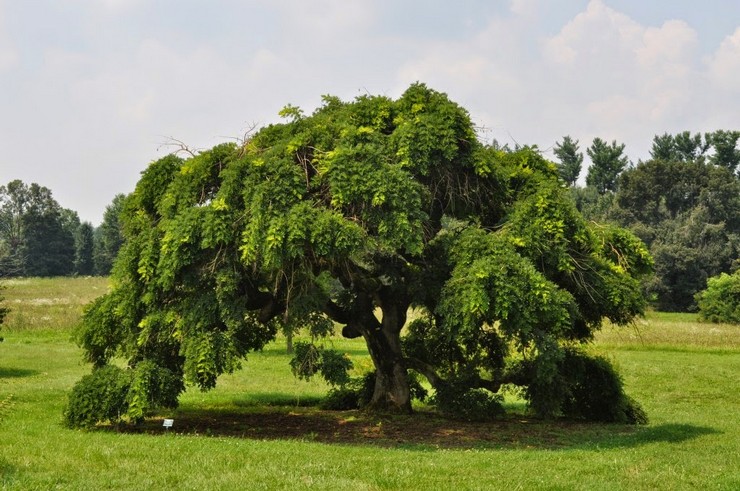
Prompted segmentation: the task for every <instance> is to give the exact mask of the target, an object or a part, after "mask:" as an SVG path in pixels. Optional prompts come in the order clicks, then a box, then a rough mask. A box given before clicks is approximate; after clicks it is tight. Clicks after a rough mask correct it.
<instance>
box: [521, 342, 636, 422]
mask: <svg viewBox="0 0 740 491" xmlns="http://www.w3.org/2000/svg"><path fill="white" fill-rule="evenodd" d="M537 364H538V360H536V359H535V360H533V361H531V362H530V361H525V362H522V363H520V364H519V366H517V367H516V368H515V371H517V372H519V373H517V376H522V375H523V374H522V373H521V372H531V371H536V370H537ZM554 378H555V380H556V383H552V382H551V381H545V380H539V379H538V378H536V377H535V383H533V384H530V385H529V386H528V387H527V388H526V391H525V395H526V397H527V400H528V401H529V404H530V405H531V406H532V407H533V408H534V409H535V410H536V411H537V412H538V413H540V414H548V415H550V416H559V415H562V416H565V417H568V418H572V419H585V420H587V421H601V422H605V423H628V424H645V423H647V415H646V414H645V412H644V411H643V409H642V408H641V407H640V405H639V404H638V403H637V402H635V401H634V400H632V399H631V398H630V397H628V396H627V395H625V394H624V390H623V383H622V379H621V377H620V376H619V374H618V373H617V372H616V371H615V370H614V367H613V366H612V365H611V363H609V361H608V360H607V359H605V358H603V357H591V356H589V355H587V354H586V353H584V352H582V351H579V350H577V349H566V350H565V351H564V354H563V357H562V358H561V359H560V360H559V361H558V363H557V374H556V375H555V377H554Z"/></svg>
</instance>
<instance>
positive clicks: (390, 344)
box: [363, 330, 411, 413]
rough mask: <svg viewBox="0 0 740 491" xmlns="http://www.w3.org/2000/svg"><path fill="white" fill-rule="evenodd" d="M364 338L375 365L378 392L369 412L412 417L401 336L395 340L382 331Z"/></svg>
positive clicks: (371, 333)
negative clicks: (406, 414)
mask: <svg viewBox="0 0 740 491" xmlns="http://www.w3.org/2000/svg"><path fill="white" fill-rule="evenodd" d="M389 334H391V335H389ZM363 335H364V337H365V341H366V342H367V347H368V350H369V351H370V357H371V358H372V360H373V364H374V365H375V390H374V391H373V398H372V400H371V401H370V403H369V404H368V409H369V410H371V411H381V412H386V411H387V412H394V413H410V412H411V394H410V392H409V381H408V373H407V371H406V365H405V364H404V361H403V354H402V353H401V342H400V336H399V334H398V333H395V336H393V335H392V333H386V332H383V330H378V331H374V332H367V333H364V334H363ZM394 338H395V339H394Z"/></svg>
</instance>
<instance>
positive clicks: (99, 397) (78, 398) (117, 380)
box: [64, 365, 131, 428]
mask: <svg viewBox="0 0 740 491" xmlns="http://www.w3.org/2000/svg"><path fill="white" fill-rule="evenodd" d="M130 385H131V378H130V377H129V376H128V374H127V373H126V372H125V371H124V370H122V369H121V368H119V367H117V366H114V365H108V366H105V367H103V368H100V369H97V370H95V371H93V373H91V374H89V375H85V376H84V377H82V379H81V380H80V381H79V382H77V383H76V384H75V386H74V387H73V388H72V392H71V393H70V395H69V403H68V405H67V407H66V409H65V411H64V423H65V424H66V425H67V426H68V427H70V428H79V427H90V426H94V425H95V424H96V423H98V422H104V421H112V422H116V421H119V420H120V419H121V418H122V417H123V415H124V414H125V412H126V394H127V393H128V389H129V387H130Z"/></svg>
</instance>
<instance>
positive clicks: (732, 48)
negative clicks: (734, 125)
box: [709, 27, 740, 118]
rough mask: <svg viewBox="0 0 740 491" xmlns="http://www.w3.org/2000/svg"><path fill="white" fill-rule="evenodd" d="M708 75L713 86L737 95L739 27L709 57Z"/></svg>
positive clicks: (738, 79)
mask: <svg viewBox="0 0 740 491" xmlns="http://www.w3.org/2000/svg"><path fill="white" fill-rule="evenodd" d="M709 77H710V80H711V83H712V85H713V86H714V87H716V88H718V89H720V90H726V91H728V92H730V93H734V94H735V97H737V94H738V92H740V27H738V28H737V29H736V30H735V32H734V33H733V34H732V35H730V36H727V37H726V38H725V40H724V41H722V44H721V45H720V47H719V49H717V52H716V53H714V55H713V56H712V57H711V59H710V61H709ZM735 100H737V99H735ZM735 109H740V103H738V102H736V104H735ZM738 118H740V115H738Z"/></svg>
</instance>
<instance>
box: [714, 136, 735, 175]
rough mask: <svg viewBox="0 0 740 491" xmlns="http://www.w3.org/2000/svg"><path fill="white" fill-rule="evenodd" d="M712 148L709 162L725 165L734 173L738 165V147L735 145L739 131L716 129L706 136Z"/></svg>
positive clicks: (720, 165) (719, 165)
mask: <svg viewBox="0 0 740 491" xmlns="http://www.w3.org/2000/svg"><path fill="white" fill-rule="evenodd" d="M707 139H708V141H709V142H710V143H711V145H712V147H713V148H714V154H713V155H712V156H711V157H709V162H710V163H712V164H713V165H716V166H718V167H725V168H727V169H728V170H729V171H730V172H732V173H735V171H737V169H738V166H739V165H740V149H739V148H738V147H737V142H738V139H740V131H726V130H718V131H715V132H714V133H711V134H710V135H709V136H708V137H707Z"/></svg>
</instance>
